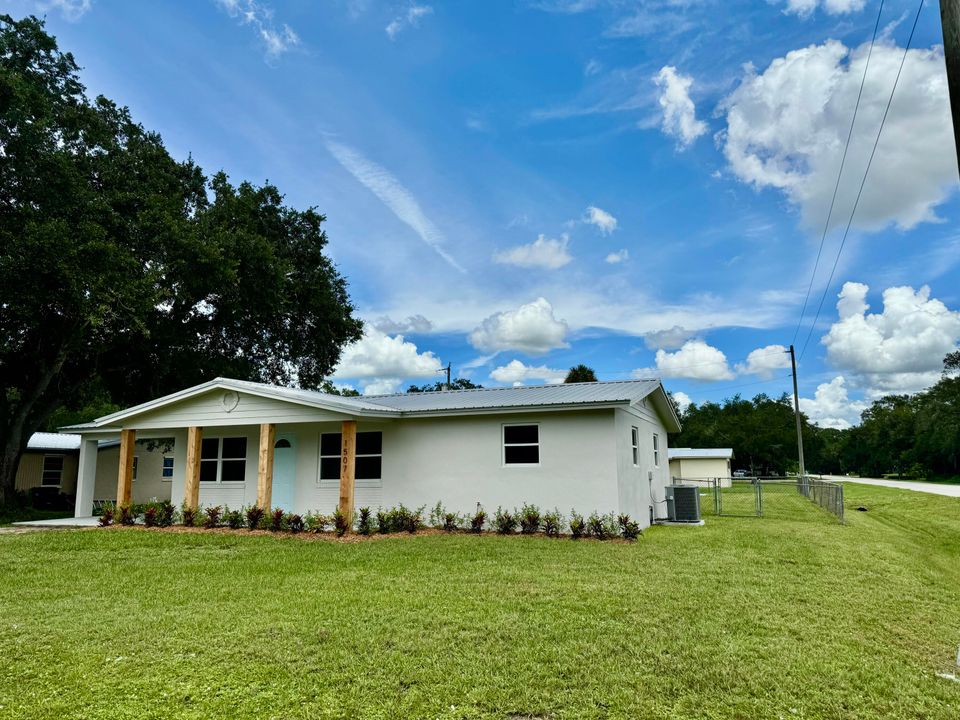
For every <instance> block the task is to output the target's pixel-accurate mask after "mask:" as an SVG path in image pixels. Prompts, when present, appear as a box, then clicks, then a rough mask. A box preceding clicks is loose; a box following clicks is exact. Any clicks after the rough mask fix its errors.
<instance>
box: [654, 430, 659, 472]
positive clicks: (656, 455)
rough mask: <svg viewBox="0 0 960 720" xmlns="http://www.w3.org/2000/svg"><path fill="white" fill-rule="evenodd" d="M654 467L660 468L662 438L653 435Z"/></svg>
mask: <svg viewBox="0 0 960 720" xmlns="http://www.w3.org/2000/svg"><path fill="white" fill-rule="evenodd" d="M653 466H654V467H660V436H659V435H658V434H657V433H654V434H653Z"/></svg>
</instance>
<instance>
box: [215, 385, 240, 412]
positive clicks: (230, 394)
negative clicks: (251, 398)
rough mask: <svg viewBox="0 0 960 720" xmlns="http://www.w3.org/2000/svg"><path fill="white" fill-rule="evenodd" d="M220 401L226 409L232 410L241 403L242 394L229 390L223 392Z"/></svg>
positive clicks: (226, 410)
mask: <svg viewBox="0 0 960 720" xmlns="http://www.w3.org/2000/svg"><path fill="white" fill-rule="evenodd" d="M220 402H221V403H223V409H224V411H225V412H230V411H231V410H233V409H234V408H235V407H236V406H237V405H238V404H239V403H240V394H239V393H235V392H234V391H233V390H227V392H225V393H224V394H223V397H222V398H221V400H220Z"/></svg>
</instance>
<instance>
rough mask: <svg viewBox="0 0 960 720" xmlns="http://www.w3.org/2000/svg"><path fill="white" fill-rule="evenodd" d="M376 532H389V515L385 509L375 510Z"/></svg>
mask: <svg viewBox="0 0 960 720" xmlns="http://www.w3.org/2000/svg"><path fill="white" fill-rule="evenodd" d="M377 532H378V533H380V534H381V535H386V534H387V533H388V532H390V516H389V514H388V513H387V511H385V510H377Z"/></svg>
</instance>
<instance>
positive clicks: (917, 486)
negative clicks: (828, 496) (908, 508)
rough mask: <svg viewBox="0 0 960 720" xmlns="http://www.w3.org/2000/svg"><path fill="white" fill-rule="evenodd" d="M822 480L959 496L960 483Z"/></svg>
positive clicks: (840, 477)
mask: <svg viewBox="0 0 960 720" xmlns="http://www.w3.org/2000/svg"><path fill="white" fill-rule="evenodd" d="M820 477H822V478H823V479H824V480H831V481H832V482H852V483H861V484H863V485H878V486H880V487H889V488H896V489H898V490H913V491H915V492H922V493H930V494H931V495H946V496H948V497H960V485H947V484H942V483H928V482H913V481H912V480H880V479H879V478H861V477H847V476H846V475H821V476H820Z"/></svg>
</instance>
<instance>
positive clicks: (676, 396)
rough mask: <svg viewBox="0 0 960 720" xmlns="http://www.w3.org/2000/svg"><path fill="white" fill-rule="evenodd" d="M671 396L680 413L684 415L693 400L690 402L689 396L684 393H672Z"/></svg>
mask: <svg viewBox="0 0 960 720" xmlns="http://www.w3.org/2000/svg"><path fill="white" fill-rule="evenodd" d="M672 395H673V400H674V402H675V403H677V407H679V408H680V412H681V413H685V412H686V411H687V408H688V407H690V406H691V405H692V404H693V400H691V399H690V396H689V395H687V394H686V393H685V392H682V391H678V392H675V393H672Z"/></svg>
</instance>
